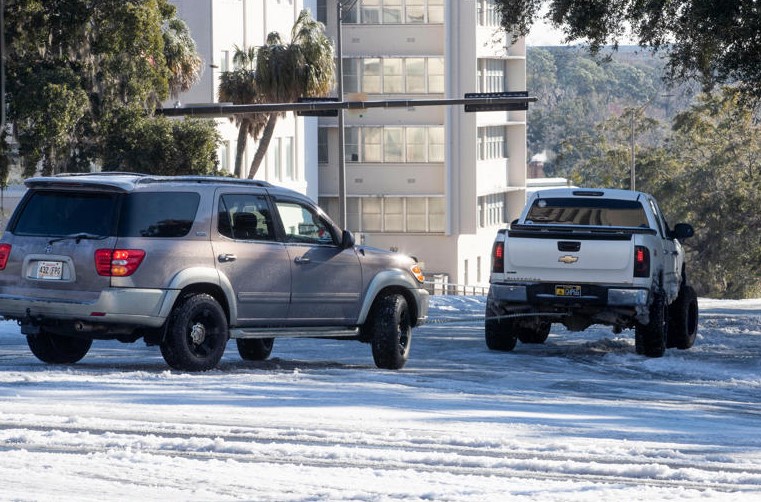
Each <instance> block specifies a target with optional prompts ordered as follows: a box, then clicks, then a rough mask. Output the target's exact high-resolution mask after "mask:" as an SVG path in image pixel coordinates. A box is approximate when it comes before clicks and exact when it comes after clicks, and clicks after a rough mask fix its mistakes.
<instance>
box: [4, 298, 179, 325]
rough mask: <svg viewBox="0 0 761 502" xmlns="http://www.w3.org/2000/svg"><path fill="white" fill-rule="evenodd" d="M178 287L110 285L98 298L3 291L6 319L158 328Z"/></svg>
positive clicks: (166, 314)
mask: <svg viewBox="0 0 761 502" xmlns="http://www.w3.org/2000/svg"><path fill="white" fill-rule="evenodd" d="M178 294H179V291H178V290H163V289H139V288H108V289H105V290H103V291H101V293H100V295H99V296H98V298H97V299H96V300H95V301H86V302H80V301H75V300H64V299H60V298H39V297H28V296H18V295H8V294H5V295H0V315H2V316H3V317H5V318H7V319H18V320H22V319H29V318H31V319H53V320H70V321H71V320H81V321H88V322H98V323H109V324H111V323H113V324H133V325H135V326H144V327H151V328H157V327H159V326H161V325H162V324H164V321H165V320H166V318H167V316H168V314H169V311H170V308H171V306H172V305H173V304H174V300H175V299H176V298H177V295H178Z"/></svg>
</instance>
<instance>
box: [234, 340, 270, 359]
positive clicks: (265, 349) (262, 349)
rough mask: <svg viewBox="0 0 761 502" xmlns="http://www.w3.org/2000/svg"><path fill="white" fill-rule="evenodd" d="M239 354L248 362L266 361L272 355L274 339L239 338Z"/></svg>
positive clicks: (237, 341) (237, 342) (236, 341)
mask: <svg viewBox="0 0 761 502" xmlns="http://www.w3.org/2000/svg"><path fill="white" fill-rule="evenodd" d="M235 343H236V345H237V346H238V354H240V357H241V358H242V359H245V360H246V361H264V360H265V359H267V358H268V357H269V356H270V354H272V346H273V345H274V343H275V339H274V338H238V339H237V340H235Z"/></svg>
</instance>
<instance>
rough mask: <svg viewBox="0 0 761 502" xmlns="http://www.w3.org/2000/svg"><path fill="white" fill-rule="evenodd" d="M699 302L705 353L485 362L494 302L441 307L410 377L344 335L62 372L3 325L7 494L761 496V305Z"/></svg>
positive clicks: (107, 359) (1, 489) (566, 346)
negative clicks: (249, 358) (215, 359)
mask: <svg viewBox="0 0 761 502" xmlns="http://www.w3.org/2000/svg"><path fill="white" fill-rule="evenodd" d="M700 305H701V309H702V311H701V321H700V328H699V333H698V340H697V342H696V344H695V346H694V347H693V348H692V349H691V350H687V351H679V350H675V349H670V350H668V351H667V353H666V355H665V356H664V357H663V358H659V359H647V358H644V357H641V356H638V355H636V354H635V352H634V342H633V334H632V333H631V332H628V331H625V332H623V333H621V334H618V335H615V334H613V333H612V332H611V331H610V330H608V329H607V328H603V327H594V328H592V329H590V330H588V331H585V332H582V333H569V332H567V331H566V330H565V329H564V328H562V327H560V326H558V325H554V326H553V330H552V332H551V335H550V338H549V340H548V341H547V342H546V343H545V344H544V345H521V344H520V343H519V344H518V346H517V348H516V350H515V351H514V352H512V353H498V352H490V351H488V350H487V349H486V347H485V345H484V342H483V327H482V322H480V321H479V318H480V317H481V316H482V313H483V307H484V298H483V297H441V296H438V297H433V298H432V310H431V314H432V316H431V317H432V321H433V322H431V323H430V324H428V325H426V326H425V327H422V328H420V329H417V330H416V331H415V334H414V338H413V345H412V355H411V358H410V361H409V362H408V364H407V366H406V367H405V368H404V369H403V370H402V371H398V372H394V371H384V370H379V369H376V368H375V367H374V365H373V363H372V356H371V354H370V348H369V347H368V346H367V345H363V344H361V343H359V342H354V341H333V340H276V342H275V350H274V352H273V357H272V359H270V360H268V361H264V362H260V363H251V362H244V361H242V360H241V359H240V358H239V357H238V355H237V351H236V349H235V345H234V344H231V345H230V346H229V347H228V350H227V352H226V354H225V357H224V359H223V360H222V364H221V365H220V368H219V369H218V370H215V371H211V372H207V373H203V374H188V373H179V372H175V371H170V370H168V369H167V366H166V365H165V363H164V361H163V359H162V358H161V355H160V353H159V350H158V348H156V347H145V346H144V345H143V344H142V342H138V343H135V344H129V345H127V344H120V343H118V342H95V343H94V344H93V348H92V349H91V352H90V353H89V354H88V355H87V356H86V357H85V359H83V360H82V361H81V362H80V363H78V364H76V365H73V366H48V365H44V364H42V363H40V362H39V361H37V360H36V359H35V358H34V357H33V356H32V355H31V353H30V351H29V349H28V348H27V347H26V342H25V340H24V338H23V336H21V335H20V334H19V330H18V327H17V326H16V325H15V324H12V323H10V322H0V449H2V462H0V499H1V500H20V501H36V500H41V501H42V500H45V501H47V500H64V501H65V500H77V501H83V500H85V501H86V500H93V501H95V500H97V501H103V500H142V501H153V500H161V501H164V502H166V501H173V500H204V501H206V500H214V501H226V500H360V501H375V500H437V501H439V500H454V501H460V500H479V501H482V500H500V501H502V500H537V501H547V500H551V501H554V500H558V501H579V500H583V501H588V500H595V501H607V500H616V501H620V500H627V501H634V500H647V501H655V500H696V499H697V500H727V501H736V500H758V497H759V496H761V434H759V429H761V300H753V301H744V302H725V301H716V300H702V299H701V300H700Z"/></svg>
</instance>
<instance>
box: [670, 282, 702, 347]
mask: <svg viewBox="0 0 761 502" xmlns="http://www.w3.org/2000/svg"><path fill="white" fill-rule="evenodd" d="M697 334H698V295H697V294H696V293H695V290H694V289H692V286H687V285H684V286H682V288H681V289H680V291H679V296H678V297H677V299H676V301H675V302H674V303H673V304H672V305H671V307H670V308H669V333H668V343H667V345H668V347H675V348H677V349H680V350H686V349H689V348H690V347H692V346H693V344H694V343H695V337H696V336H697Z"/></svg>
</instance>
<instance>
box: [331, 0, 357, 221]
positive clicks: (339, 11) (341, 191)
mask: <svg viewBox="0 0 761 502" xmlns="http://www.w3.org/2000/svg"><path fill="white" fill-rule="evenodd" d="M354 2H356V0H354ZM354 2H348V3H354ZM343 8H344V2H343V1H342V0H336V56H337V58H338V61H337V62H336V69H337V70H338V101H343V100H344V72H343V46H342V43H341V31H342V30H341V26H342V23H343V15H344V9H343ZM349 8H351V6H349ZM345 140H346V136H345V131H344V110H343V108H341V109H340V110H338V225H339V226H340V227H341V228H346V158H345V156H346V152H345V151H344V142H345Z"/></svg>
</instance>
